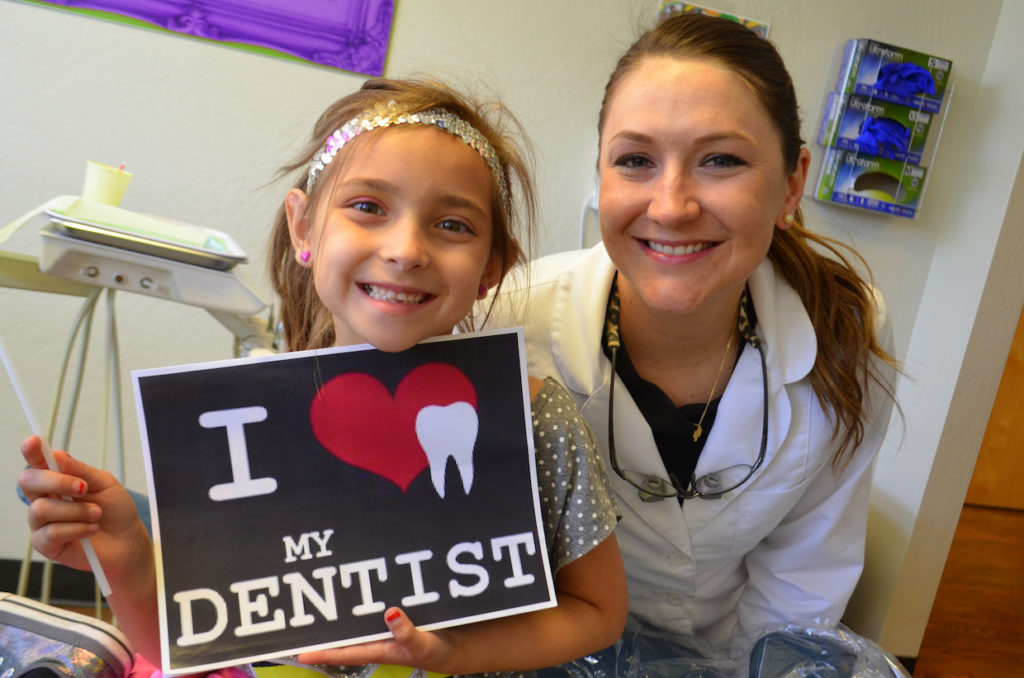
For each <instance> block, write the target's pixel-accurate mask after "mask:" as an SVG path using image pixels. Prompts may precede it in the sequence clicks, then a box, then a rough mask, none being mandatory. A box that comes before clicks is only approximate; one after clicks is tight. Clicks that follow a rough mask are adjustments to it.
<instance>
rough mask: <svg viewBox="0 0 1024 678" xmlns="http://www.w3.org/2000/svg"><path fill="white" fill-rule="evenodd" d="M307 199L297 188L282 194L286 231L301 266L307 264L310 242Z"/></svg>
mask: <svg viewBox="0 0 1024 678" xmlns="http://www.w3.org/2000/svg"><path fill="white" fill-rule="evenodd" d="M308 207H309V200H308V199H307V198H306V194H305V193H304V192H303V191H302V190H301V189H298V188H293V189H291V190H290V191H288V193H287V194H286V195H285V196H284V213H285V217H286V218H287V220H288V232H289V233H290V234H291V238H292V247H293V248H294V249H295V259H296V261H298V262H299V264H300V265H302V266H309V265H310V264H309V252H310V248H311V247H312V244H311V242H310V232H309V219H307V218H306V210H307V208H308Z"/></svg>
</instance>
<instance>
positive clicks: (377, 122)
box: [306, 102, 510, 214]
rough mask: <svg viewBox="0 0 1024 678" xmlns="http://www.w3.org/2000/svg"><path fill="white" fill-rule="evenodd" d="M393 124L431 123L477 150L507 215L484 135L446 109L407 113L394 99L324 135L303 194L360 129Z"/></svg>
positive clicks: (501, 180)
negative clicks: (322, 143) (400, 108)
mask: <svg viewBox="0 0 1024 678" xmlns="http://www.w3.org/2000/svg"><path fill="white" fill-rule="evenodd" d="M392 125H431V126H433V127H436V128H438V129H440V130H444V131H445V132H448V133H449V134H451V135H453V136H456V137H458V138H459V139H461V140H462V141H463V143H465V144H466V145H467V146H469V147H470V148H472V149H473V150H474V151H476V152H477V153H479V154H480V157H481V158H483V159H484V162H486V163H487V167H488V168H490V170H491V174H492V175H493V176H494V183H495V184H497V186H498V200H499V201H500V202H501V208H502V210H504V212H505V213H506V214H508V213H509V211H510V201H509V191H508V183H507V182H506V181H505V171H504V170H503V169H502V167H501V161H500V160H498V154H497V153H496V152H495V150H494V147H493V146H491V144H490V142H489V141H487V137H485V136H484V135H483V134H481V133H480V131H479V130H478V129H477V128H475V127H473V126H472V125H470V124H469V123H468V122H466V121H465V120H463V119H462V118H460V117H459V116H457V115H455V114H454V113H450V112H448V111H446V110H443V109H439V108H432V109H430V110H426V111H420V112H418V113H406V112H402V111H400V110H398V109H397V108H395V107H394V105H393V102H392V103H391V104H389V105H387V106H380V105H378V106H377V108H376V109H375V110H373V111H367V112H365V113H360V114H359V115H357V116H356V117H354V118H352V119H351V120H349V121H348V122H346V123H345V124H344V125H342V126H341V127H339V128H338V129H336V130H334V132H333V133H332V134H331V135H330V136H329V137H327V141H326V143H324V147H323V149H322V150H321V151H320V152H319V153H317V154H316V156H314V158H313V162H311V163H310V165H309V178H308V179H307V180H306V193H309V191H310V189H312V188H313V184H314V183H315V182H316V179H317V177H318V176H319V175H320V173H321V172H323V171H324V170H325V169H326V168H327V166H328V165H329V164H331V161H332V160H334V156H336V155H337V154H338V152H339V151H341V149H342V148H343V147H344V146H345V144H347V143H348V142H349V141H351V140H352V139H354V138H355V137H357V136H359V135H360V134H362V133H363V132H369V131H370V130H374V129H377V128H379V127H391V126H392Z"/></svg>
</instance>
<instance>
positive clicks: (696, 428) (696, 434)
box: [693, 329, 736, 442]
mask: <svg viewBox="0 0 1024 678" xmlns="http://www.w3.org/2000/svg"><path fill="white" fill-rule="evenodd" d="M735 337H736V330H735V329H734V330H733V331H732V332H730V333H729V341H728V343H726V345H725V353H723V354H722V363H721V364H720V365H719V366H718V374H716V375H715V383H714V384H712V385H711V393H709V394H708V401H707V402H706V403H704V411H703V412H701V413H700V419H698V420H697V423H696V424H694V425H693V442H697V441H698V440H700V436H701V434H702V433H704V428H703V426H701V424H703V423H704V416H705V415H706V414H707V413H708V408H709V407H711V401H712V400H713V399H714V397H715V391H716V390H718V381H719V380H720V379H721V378H722V371H723V370H725V361H726V360H727V359H728V358H729V351H730V350H731V349H732V340H733V339H734V338H735Z"/></svg>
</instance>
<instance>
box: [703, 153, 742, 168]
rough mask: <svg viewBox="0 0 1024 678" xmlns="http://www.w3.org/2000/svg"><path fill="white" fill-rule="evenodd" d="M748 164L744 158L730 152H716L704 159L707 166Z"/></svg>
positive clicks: (726, 166) (723, 166)
mask: <svg viewBox="0 0 1024 678" xmlns="http://www.w3.org/2000/svg"><path fill="white" fill-rule="evenodd" d="M746 164H747V163H746V162H745V161H743V160H742V159H740V158H738V157H736V156H735V155H730V154H728V153H716V154H715V155H712V156H710V157H708V158H707V159H706V160H704V166H705V167H721V168H730V167H740V166H742V165H746Z"/></svg>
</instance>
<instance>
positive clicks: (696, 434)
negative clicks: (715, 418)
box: [693, 422, 704, 442]
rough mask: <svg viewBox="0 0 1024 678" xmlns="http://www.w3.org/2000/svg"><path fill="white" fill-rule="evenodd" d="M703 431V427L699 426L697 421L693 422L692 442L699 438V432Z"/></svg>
mask: <svg viewBox="0 0 1024 678" xmlns="http://www.w3.org/2000/svg"><path fill="white" fill-rule="evenodd" d="M703 432H704V429H703V428H701V425H700V423H699V422H698V423H697V424H695V425H694V427H693V442H697V441H698V440H700V434H701V433H703Z"/></svg>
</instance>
